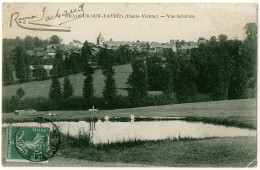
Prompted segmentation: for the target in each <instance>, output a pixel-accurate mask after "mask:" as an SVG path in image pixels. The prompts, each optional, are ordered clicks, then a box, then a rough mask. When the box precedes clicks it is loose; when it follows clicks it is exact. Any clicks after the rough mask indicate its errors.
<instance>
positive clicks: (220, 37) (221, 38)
mask: <svg viewBox="0 0 260 170" xmlns="http://www.w3.org/2000/svg"><path fill="white" fill-rule="evenodd" d="M227 39H228V36H227V35H225V34H220V35H219V36H218V40H219V42H225V41H227Z"/></svg>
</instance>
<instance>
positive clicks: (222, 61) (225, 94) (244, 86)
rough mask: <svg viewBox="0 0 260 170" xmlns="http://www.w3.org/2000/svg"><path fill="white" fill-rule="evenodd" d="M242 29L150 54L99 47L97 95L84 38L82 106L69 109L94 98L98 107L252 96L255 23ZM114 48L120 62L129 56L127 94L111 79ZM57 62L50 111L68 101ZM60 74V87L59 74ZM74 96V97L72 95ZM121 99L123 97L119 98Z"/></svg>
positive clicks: (69, 89) (67, 87) (70, 91)
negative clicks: (101, 79) (101, 82)
mask: <svg viewBox="0 0 260 170" xmlns="http://www.w3.org/2000/svg"><path fill="white" fill-rule="evenodd" d="M244 30H245V34H246V38H245V39H244V40H243V41H240V40H236V39H235V40H229V39H228V37H227V36H226V35H224V34H221V35H219V36H218V37H215V36H212V37H211V38H210V39H209V40H207V41H206V42H205V43H201V44H200V45H199V47H198V48H193V49H190V50H187V51H181V50H179V49H178V48H177V51H176V52H173V51H172V50H163V51H161V52H157V53H150V52H149V51H148V50H146V51H142V52H139V53H137V52H130V51H127V47H125V46H123V47H120V50H121V51H120V50H118V51H113V50H110V49H107V48H106V47H105V48H101V49H100V51H99V53H98V54H97V57H96V61H97V63H98V65H99V67H100V68H101V70H102V73H103V75H104V76H105V87H104V89H103V97H102V98H100V99H97V98H95V97H94V87H93V74H94V72H95V69H94V68H93V67H92V65H91V62H90V61H91V60H92V59H93V54H92V52H91V47H90V45H89V43H88V42H87V41H86V42H85V43H84V44H83V47H82V49H81V52H80V54H81V55H80V56H81V59H80V65H81V68H80V69H79V70H81V71H82V72H83V75H84V76H85V79H84V82H83V89H82V96H83V98H77V100H78V101H80V102H78V103H82V104H81V105H86V106H84V107H83V106H79V108H77V107H73V109H80V108H81V109H82V108H90V107H92V105H93V104H95V105H96V104H97V101H98V103H99V104H98V105H100V107H102V108H105V109H115V108H125V107H137V106H145V105H158V104H171V103H185V102H197V101H210V100H225V99H242V98H250V97H256V82H257V65H256V61H257V26H256V24H255V23H248V24H246V26H245V27H244ZM119 51H120V53H121V54H122V56H124V58H125V62H129V61H131V66H132V73H131V74H130V75H129V78H128V81H127V86H128V88H127V91H128V96H127V97H123V96H120V95H118V94H117V88H116V84H115V79H114V74H115V72H114V69H113V66H114V65H116V64H117V60H118V58H117V57H116V53H119ZM56 55H60V54H59V53H57V54H56ZM74 55H75V54H74ZM55 58H58V57H55ZM65 60H66V59H65ZM60 61H61V58H60ZM75 61H76V60H75ZM118 61H119V60H118ZM60 63H62V62H57V65H54V69H53V73H52V74H53V75H52V83H51V86H50V94H49V98H50V101H51V102H50V103H51V109H54V110H55V109H64V102H65V103H66V102H68V101H70V102H73V101H72V100H71V99H72V98H73V87H72V85H71V82H70V80H69V74H71V70H64V66H62V65H58V64H60ZM64 63H65V61H64ZM68 63H69V62H68ZM68 63H67V64H68ZM72 65H73V64H72ZM61 70H63V71H61ZM59 72H62V74H60V73H59ZM64 75H65V79H64V85H63V89H62V88H61V85H60V83H59V81H58V77H61V76H64ZM148 91H162V92H163V94H162V95H159V96H158V97H155V96H149V95H148ZM73 99H74V100H76V98H75V97H74V98H73ZM122 99H123V100H124V101H121V100H122ZM78 103H77V104H78ZM101 103H102V104H101ZM67 105H69V104H68V103H67ZM72 105H73V104H72ZM119 105H120V106H119Z"/></svg>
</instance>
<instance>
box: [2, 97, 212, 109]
mask: <svg viewBox="0 0 260 170" xmlns="http://www.w3.org/2000/svg"><path fill="white" fill-rule="evenodd" d="M204 101H212V99H211V98H210V97H209V96H207V95H201V94H198V95H197V96H196V97H195V99H194V102H204ZM174 103H180V102H178V100H177V99H176V97H175V95H166V94H160V95H148V96H147V97H146V98H145V100H143V101H142V102H140V103H137V104H133V103H132V102H131V101H130V99H129V97H127V96H121V95H117V96H116V97H115V99H114V100H113V102H111V103H110V104H108V103H106V102H105V100H104V98H103V97H93V100H92V101H91V102H86V101H85V100H84V98H83V97H82V96H72V97H69V98H67V99H66V100H64V101H63V103H62V104H61V105H60V108H56V110H87V109H89V108H92V106H93V105H94V106H95V108H98V109H106V110H110V109H123V108H131V107H144V106H157V105H166V104H174ZM2 105H3V107H2V110H3V112H5V113H8V112H13V111H15V110H22V109H27V108H33V109H35V110H38V111H49V110H52V105H51V101H50V99H49V98H46V97H41V96H38V97H25V98H23V99H19V98H18V97H17V96H12V97H10V98H3V100H2Z"/></svg>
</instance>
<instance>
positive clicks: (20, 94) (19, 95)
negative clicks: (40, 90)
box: [16, 87, 25, 99]
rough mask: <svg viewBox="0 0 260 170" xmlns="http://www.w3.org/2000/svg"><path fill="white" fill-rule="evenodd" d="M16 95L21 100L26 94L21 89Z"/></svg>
mask: <svg viewBox="0 0 260 170" xmlns="http://www.w3.org/2000/svg"><path fill="white" fill-rule="evenodd" d="M16 95H17V96H18V97H19V99H21V98H22V97H23V96H24V95H25V92H24V90H23V89H22V88H21V87H20V88H19V89H17V90H16Z"/></svg>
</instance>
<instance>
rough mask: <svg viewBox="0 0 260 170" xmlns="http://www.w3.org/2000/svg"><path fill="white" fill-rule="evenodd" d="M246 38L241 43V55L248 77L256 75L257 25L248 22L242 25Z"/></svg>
mask: <svg viewBox="0 0 260 170" xmlns="http://www.w3.org/2000/svg"><path fill="white" fill-rule="evenodd" d="M244 30H245V33H246V39H245V40H244V41H243V43H242V47H241V55H242V56H243V58H246V60H247V63H246V67H245V69H246V71H247V74H248V77H254V78H255V79H256V77H257V25H256V23H248V24H246V25H245V27H244Z"/></svg>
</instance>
